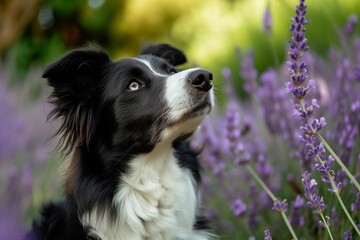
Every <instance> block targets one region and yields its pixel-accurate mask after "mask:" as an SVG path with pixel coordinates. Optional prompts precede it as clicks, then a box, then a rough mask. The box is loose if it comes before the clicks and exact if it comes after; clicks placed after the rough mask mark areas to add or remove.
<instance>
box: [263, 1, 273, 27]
mask: <svg viewBox="0 0 360 240" xmlns="http://www.w3.org/2000/svg"><path fill="white" fill-rule="evenodd" d="M263 24H264V25H263V27H264V31H265V32H266V33H271V30H272V17H271V13H270V7H269V6H267V7H266V10H265V12H264V21H263Z"/></svg>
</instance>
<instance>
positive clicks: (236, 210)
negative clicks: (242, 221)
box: [231, 199, 247, 217]
mask: <svg viewBox="0 0 360 240" xmlns="http://www.w3.org/2000/svg"><path fill="white" fill-rule="evenodd" d="M231 209H232V211H233V214H234V215H235V216H237V217H240V216H242V215H244V214H245V212H246V209H247V207H246V204H245V203H244V202H243V201H242V200H241V199H236V200H234V201H233V202H232V203H231Z"/></svg>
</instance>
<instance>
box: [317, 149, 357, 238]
mask: <svg viewBox="0 0 360 240" xmlns="http://www.w3.org/2000/svg"><path fill="white" fill-rule="evenodd" d="M317 158H318V160H319V162H320V163H321V165H324V162H323V161H322V159H321V158H320V157H319V156H317ZM326 175H327V177H328V179H329V180H330V184H331V188H332V190H333V191H334V193H335V196H336V198H337V199H338V201H339V203H340V205H341V207H342V209H343V211H344V212H345V214H346V216H347V218H348V219H349V221H350V223H351V225H353V227H354V228H355V231H356V232H357V234H358V235H359V236H360V230H359V229H358V228H357V226H356V224H355V222H354V220H353V219H352V217H351V216H350V214H349V212H348V210H347V209H346V207H345V204H344V202H343V201H342V198H341V197H340V194H339V192H340V189H338V187H337V186H336V184H335V182H334V180H333V177H332V176H331V175H330V173H329V172H327V173H326Z"/></svg>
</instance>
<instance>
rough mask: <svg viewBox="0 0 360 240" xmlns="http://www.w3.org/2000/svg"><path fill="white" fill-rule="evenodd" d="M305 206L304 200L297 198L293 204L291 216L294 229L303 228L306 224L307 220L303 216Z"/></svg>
mask: <svg viewBox="0 0 360 240" xmlns="http://www.w3.org/2000/svg"><path fill="white" fill-rule="evenodd" d="M303 206H304V199H303V198H302V197H300V196H297V197H296V198H295V200H294V202H293V205H292V208H291V215H290V223H291V225H292V226H294V227H301V226H303V225H304V223H305V219H304V217H303V216H302V213H301V209H302V207H303Z"/></svg>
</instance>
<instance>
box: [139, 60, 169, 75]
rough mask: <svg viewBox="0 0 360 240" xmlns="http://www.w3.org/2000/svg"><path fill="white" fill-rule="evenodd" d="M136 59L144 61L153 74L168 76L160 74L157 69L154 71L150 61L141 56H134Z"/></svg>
mask: <svg viewBox="0 0 360 240" xmlns="http://www.w3.org/2000/svg"><path fill="white" fill-rule="evenodd" d="M135 59H136V60H138V61H140V62H142V63H144V64H145V65H146V66H147V67H148V68H149V69H150V71H151V72H152V73H153V74H154V75H158V76H160V77H167V76H169V74H162V73H159V72H157V71H155V69H154V68H153V67H152V66H151V64H150V62H149V61H147V60H145V59H142V58H135Z"/></svg>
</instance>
